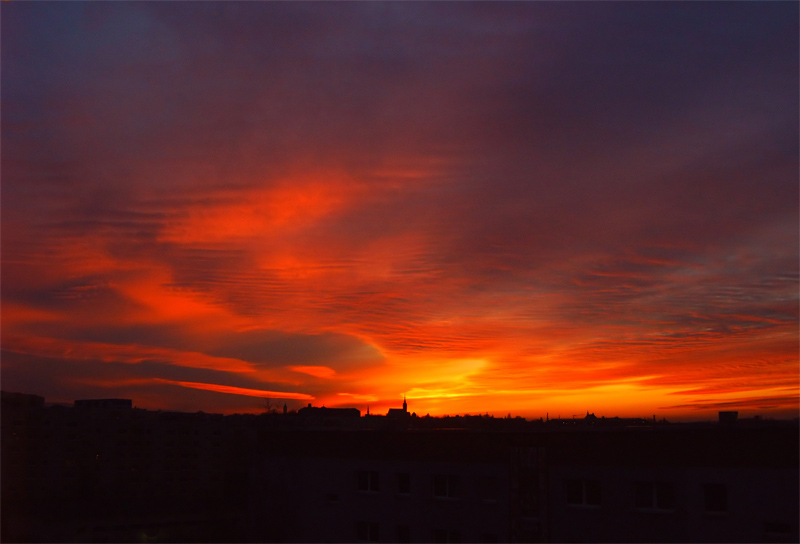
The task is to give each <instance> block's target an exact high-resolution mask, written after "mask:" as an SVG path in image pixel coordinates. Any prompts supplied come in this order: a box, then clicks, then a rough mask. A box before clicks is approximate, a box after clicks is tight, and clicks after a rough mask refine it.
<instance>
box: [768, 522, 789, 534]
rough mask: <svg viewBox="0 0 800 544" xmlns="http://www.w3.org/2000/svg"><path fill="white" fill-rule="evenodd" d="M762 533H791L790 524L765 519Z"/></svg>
mask: <svg viewBox="0 0 800 544" xmlns="http://www.w3.org/2000/svg"><path fill="white" fill-rule="evenodd" d="M764 533H766V534H767V536H771V537H786V536H790V535H791V533H792V526H791V525H789V524H788V523H781V522H775V521H765V522H764Z"/></svg>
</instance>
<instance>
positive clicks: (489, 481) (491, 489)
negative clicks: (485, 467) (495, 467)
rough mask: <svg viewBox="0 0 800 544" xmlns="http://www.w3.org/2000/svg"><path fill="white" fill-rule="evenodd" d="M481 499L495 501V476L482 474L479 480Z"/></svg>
mask: <svg viewBox="0 0 800 544" xmlns="http://www.w3.org/2000/svg"><path fill="white" fill-rule="evenodd" d="M480 492H481V500H483V501H484V502H496V501H497V477H496V476H484V477H483V478H481V481H480Z"/></svg>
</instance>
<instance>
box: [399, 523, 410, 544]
mask: <svg viewBox="0 0 800 544" xmlns="http://www.w3.org/2000/svg"><path fill="white" fill-rule="evenodd" d="M397 542H411V528H410V527H409V526H408V525H398V526H397Z"/></svg>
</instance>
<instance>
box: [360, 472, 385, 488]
mask: <svg viewBox="0 0 800 544" xmlns="http://www.w3.org/2000/svg"><path fill="white" fill-rule="evenodd" d="M357 489H358V490H359V491H373V492H376V491H380V490H381V486H380V479H379V475H378V471H377V470H359V471H358V483H357Z"/></svg>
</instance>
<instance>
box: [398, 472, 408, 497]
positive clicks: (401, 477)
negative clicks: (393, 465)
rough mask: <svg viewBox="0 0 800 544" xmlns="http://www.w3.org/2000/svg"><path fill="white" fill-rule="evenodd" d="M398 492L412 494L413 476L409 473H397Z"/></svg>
mask: <svg viewBox="0 0 800 544" xmlns="http://www.w3.org/2000/svg"><path fill="white" fill-rule="evenodd" d="M397 492H398V493H411V475H410V474H409V473H408V472H398V473H397Z"/></svg>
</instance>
